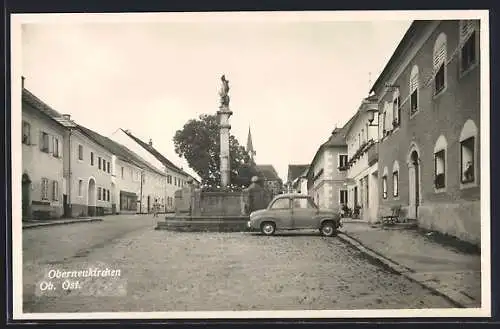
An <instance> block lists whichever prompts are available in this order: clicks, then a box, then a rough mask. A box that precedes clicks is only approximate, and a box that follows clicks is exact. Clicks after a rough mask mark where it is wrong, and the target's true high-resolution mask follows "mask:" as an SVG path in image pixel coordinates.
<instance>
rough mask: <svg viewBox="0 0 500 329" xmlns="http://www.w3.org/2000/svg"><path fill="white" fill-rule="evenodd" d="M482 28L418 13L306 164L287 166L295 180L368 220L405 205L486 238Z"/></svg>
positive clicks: (324, 202) (428, 219)
mask: <svg viewBox="0 0 500 329" xmlns="http://www.w3.org/2000/svg"><path fill="white" fill-rule="evenodd" d="M479 27H480V26H479V21H477V20H437V21H414V22H413V23H412V24H411V26H410V27H409V29H408V31H407V32H406V34H405V35H404V37H403V38H402V40H401V42H400V43H399V45H398V46H397V48H396V50H395V52H394V53H393V55H392V57H391V58H390V59H389V61H388V63H387V64H386V66H385V68H384V69H383V71H382V73H381V74H380V76H379V77H378V78H377V80H376V81H375V83H374V85H373V87H372V88H371V90H370V94H369V96H368V97H366V98H365V99H363V100H361V102H360V105H359V107H358V109H356V111H355V112H354V114H353V116H352V117H351V119H350V120H349V121H348V122H347V123H346V124H345V125H344V126H343V127H342V128H336V129H334V130H333V132H332V134H331V136H330V137H329V138H328V140H327V141H326V142H325V143H323V144H322V145H321V146H320V147H319V148H318V150H317V152H316V154H315V156H314V158H313V160H312V161H311V163H310V164H308V165H307V166H306V165H302V168H303V170H302V171H301V170H298V171H297V170H295V172H294V173H292V171H294V169H293V167H292V168H289V179H288V180H289V186H290V187H292V188H293V189H294V190H295V191H296V192H298V191H300V192H301V193H307V194H309V195H311V196H312V197H313V198H314V199H315V201H316V202H317V203H318V204H319V205H320V206H322V207H328V208H338V207H340V206H342V205H347V206H349V207H350V208H351V209H353V208H358V209H360V216H361V219H363V220H366V221H369V222H376V221H378V220H380V218H381V216H384V215H387V214H389V213H390V212H391V209H394V208H395V207H397V208H399V207H401V211H402V212H401V216H403V217H405V218H407V219H410V220H416V221H417V222H418V224H419V226H421V227H423V228H426V229H429V230H436V231H439V232H442V233H446V234H449V235H452V236H455V237H458V238H460V239H462V240H465V241H469V242H472V243H479V240H480V228H481V225H480V174H481V164H480V145H481V144H480V56H479V53H480V40H479ZM305 185H307V191H304V187H305Z"/></svg>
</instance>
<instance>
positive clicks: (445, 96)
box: [375, 20, 480, 243]
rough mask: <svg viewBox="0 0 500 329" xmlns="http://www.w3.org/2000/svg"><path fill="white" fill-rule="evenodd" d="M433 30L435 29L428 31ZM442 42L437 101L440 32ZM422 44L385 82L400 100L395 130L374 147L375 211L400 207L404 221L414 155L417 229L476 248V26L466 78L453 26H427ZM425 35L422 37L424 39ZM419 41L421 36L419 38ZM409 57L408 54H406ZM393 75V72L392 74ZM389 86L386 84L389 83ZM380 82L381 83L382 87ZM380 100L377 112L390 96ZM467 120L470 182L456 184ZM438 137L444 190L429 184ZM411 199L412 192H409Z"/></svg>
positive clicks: (454, 23)
mask: <svg viewBox="0 0 500 329" xmlns="http://www.w3.org/2000/svg"><path fill="white" fill-rule="evenodd" d="M433 28H435V29H433ZM442 32H444V33H445V34H446V39H447V48H446V52H447V65H446V68H445V76H446V80H445V81H446V87H445V89H444V91H442V92H441V93H440V94H438V95H437V96H435V95H434V83H433V80H432V77H433V48H434V44H435V41H436V39H437V37H438V35H439V34H440V33H442ZM427 36H428V39H426V40H424V41H419V40H417V44H418V42H422V43H423V45H422V47H421V48H419V49H418V50H417V51H416V54H415V56H414V57H410V58H408V54H407V55H406V57H402V58H400V59H399V61H400V64H399V65H402V64H401V63H402V62H405V61H406V62H407V63H408V64H407V65H406V66H403V67H402V70H401V74H400V75H396V76H394V77H388V78H387V81H388V82H389V83H391V84H395V85H399V86H400V87H399V93H400V97H401V125H400V127H398V128H396V129H395V130H394V131H393V132H392V133H391V134H390V135H389V136H386V137H384V138H382V140H381V142H380V145H379V196H380V204H381V207H380V210H381V212H387V211H388V208H389V207H390V206H392V205H396V204H401V205H402V206H403V207H404V208H405V211H406V213H407V215H408V216H409V217H412V215H413V214H412V213H414V211H412V209H410V207H409V205H410V188H409V186H410V173H411V172H412V170H413V169H412V166H411V161H410V154H411V152H412V151H413V150H416V151H417V152H418V154H419V168H420V170H419V171H420V175H419V179H418V180H419V185H420V186H419V187H420V188H419V194H420V198H419V202H420V206H419V207H418V210H417V212H416V215H415V216H416V217H417V219H418V222H419V225H421V226H422V227H425V228H427V229H432V230H438V231H441V232H444V233H447V234H451V235H454V236H457V237H459V238H461V239H464V240H467V241H470V242H474V243H478V242H479V239H480V206H479V203H480V188H479V186H480V181H479V178H480V163H479V161H480V149H479V148H480V147H479V146H480V143H479V137H480V136H479V131H480V117H479V116H480V90H479V86H480V85H479V78H480V76H479V72H480V69H479V49H480V48H479V33H478V23H476V45H475V50H476V61H477V65H475V66H473V67H472V69H470V70H469V71H468V72H466V73H462V72H461V70H460V64H459V63H460V62H459V61H460V55H459V54H460V51H458V52H457V51H456V50H457V49H458V50H460V47H459V22H458V21H453V20H450V21H441V22H440V23H438V24H436V26H432V28H431V29H430V32H429V33H428V34H427ZM427 36H426V37H427ZM420 38H422V34H421V35H420ZM408 53H409V52H408ZM413 65H418V71H419V99H418V101H419V106H418V108H419V109H418V111H417V112H416V113H415V114H414V115H413V116H411V117H410V97H409V93H410V89H409V88H410V87H409V79H410V73H411V70H412V67H413ZM395 71H397V70H396V69H395ZM391 79H392V80H393V81H390V80H391ZM383 83H384V82H382V84H383ZM375 92H376V93H377V95H381V98H380V102H379V109H380V112H381V113H382V112H383V109H384V106H385V101H388V102H392V96H393V95H392V93H390V92H389V93H385V92H384V90H383V89H382V88H380V90H378V91H377V90H376V91H375ZM468 120H472V122H473V123H474V125H475V126H476V127H477V136H476V143H475V149H476V156H475V163H476V165H475V182H473V183H472V184H466V185H464V184H462V183H461V181H460V178H461V173H460V165H461V163H460V162H461V158H460V153H461V152H460V151H461V149H460V134H461V132H462V129H463V128H464V125H465V124H466V122H467V121H468ZM440 136H443V137H444V139H445V140H446V144H447V146H446V147H445V151H446V153H445V154H446V157H445V174H446V179H445V182H446V186H445V188H444V189H439V190H438V189H436V188H435V185H434V150H435V146H436V143H437V141H438V139H439V138H440ZM396 163H397V166H399V193H398V196H397V197H394V196H393V189H392V187H393V180H392V171H393V168H394V167H395V164H396ZM384 170H385V171H386V172H387V173H388V179H387V182H388V184H387V186H388V191H387V198H386V199H384V198H383V196H382V177H383V173H384ZM412 195H413V192H412Z"/></svg>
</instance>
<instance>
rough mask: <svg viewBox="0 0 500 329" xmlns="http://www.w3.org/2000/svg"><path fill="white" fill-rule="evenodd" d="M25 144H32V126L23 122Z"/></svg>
mask: <svg viewBox="0 0 500 329" xmlns="http://www.w3.org/2000/svg"><path fill="white" fill-rule="evenodd" d="M23 144H26V145H30V144H31V125H30V124H29V123H28V122H26V121H23Z"/></svg>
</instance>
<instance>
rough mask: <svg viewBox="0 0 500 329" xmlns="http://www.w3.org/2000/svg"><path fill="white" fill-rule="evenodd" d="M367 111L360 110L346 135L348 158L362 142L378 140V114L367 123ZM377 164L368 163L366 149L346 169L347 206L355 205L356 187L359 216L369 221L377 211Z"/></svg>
mask: <svg viewBox="0 0 500 329" xmlns="http://www.w3.org/2000/svg"><path fill="white" fill-rule="evenodd" d="M368 119H369V113H368V112H364V111H363V112H360V113H359V114H358V116H357V117H356V118H355V121H354V122H353V123H352V126H351V128H350V130H349V132H348V133H347V135H346V143H347V145H348V152H347V153H348V158H349V159H352V158H353V156H354V154H355V153H356V152H357V151H358V150H359V149H360V146H362V145H363V143H367V142H368V141H370V140H373V141H374V142H376V141H377V140H378V129H377V126H376V125H377V124H378V116H375V118H374V121H373V122H372V125H371V126H370V125H369V121H368ZM377 168H378V167H377V164H372V165H371V166H370V165H369V164H368V151H365V152H364V153H363V154H362V155H361V156H360V157H359V158H358V159H357V160H356V161H354V162H352V164H351V165H350V166H349V169H348V170H347V181H348V186H347V195H348V202H347V205H348V207H349V208H351V209H354V207H355V205H356V204H355V203H356V202H355V201H356V200H355V188H356V189H357V205H359V206H361V212H360V218H361V219H363V220H366V221H369V222H375V221H376V220H377V212H378V177H377Z"/></svg>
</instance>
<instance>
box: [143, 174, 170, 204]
mask: <svg viewBox="0 0 500 329" xmlns="http://www.w3.org/2000/svg"><path fill="white" fill-rule="evenodd" d="M165 184H166V176H165V175H162V174H159V173H156V172H153V171H151V170H148V169H146V170H144V174H143V183H142V207H141V212H142V213H151V212H152V211H153V204H154V203H155V201H157V202H158V203H159V204H160V211H161V212H163V211H165V204H166V197H165V196H166V187H165ZM148 200H149V206H148Z"/></svg>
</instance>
